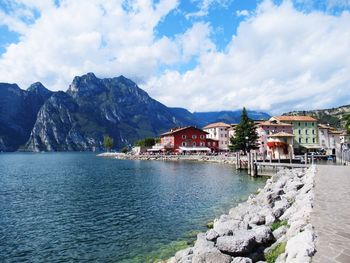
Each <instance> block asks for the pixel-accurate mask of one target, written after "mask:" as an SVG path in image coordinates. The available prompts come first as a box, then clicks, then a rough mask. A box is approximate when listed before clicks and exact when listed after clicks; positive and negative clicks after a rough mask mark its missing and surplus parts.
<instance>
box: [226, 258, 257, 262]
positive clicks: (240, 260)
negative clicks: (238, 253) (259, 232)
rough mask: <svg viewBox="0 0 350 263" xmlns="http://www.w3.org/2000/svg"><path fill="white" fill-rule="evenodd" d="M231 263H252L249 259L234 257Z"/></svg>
mask: <svg viewBox="0 0 350 263" xmlns="http://www.w3.org/2000/svg"><path fill="white" fill-rule="evenodd" d="M231 263H253V261H252V260H251V259H250V258H244V257H236V258H233V260H232V261H231Z"/></svg>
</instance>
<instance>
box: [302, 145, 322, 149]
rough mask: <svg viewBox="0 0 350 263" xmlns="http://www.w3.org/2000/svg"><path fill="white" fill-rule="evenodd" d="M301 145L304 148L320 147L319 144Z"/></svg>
mask: <svg viewBox="0 0 350 263" xmlns="http://www.w3.org/2000/svg"><path fill="white" fill-rule="evenodd" d="M301 146H302V147H304V148H306V149H321V148H322V147H321V146H318V145H301Z"/></svg>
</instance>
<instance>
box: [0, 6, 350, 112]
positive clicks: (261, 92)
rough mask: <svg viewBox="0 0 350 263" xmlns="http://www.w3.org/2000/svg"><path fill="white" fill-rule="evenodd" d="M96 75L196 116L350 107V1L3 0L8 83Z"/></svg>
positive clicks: (3, 73) (0, 23)
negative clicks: (121, 80) (120, 80)
mask: <svg viewBox="0 0 350 263" xmlns="http://www.w3.org/2000/svg"><path fill="white" fill-rule="evenodd" d="M87 72H94V73H95V74H96V76H98V77H100V78H105V77H116V76H119V75H124V76H125V77H127V78H130V79H132V80H133V81H135V82H136V83H137V84H138V85H139V87H141V88H142V89H144V90H145V91H147V92H148V93H149V95H150V96H152V97H153V98H155V99H157V100H158V101H160V102H162V103H164V104H165V105H167V106H171V107H184V108H187V109H188V110H190V111H217V110H236V109H240V108H242V107H243V106H245V107H247V108H248V109H251V110H259V111H265V112H269V113H272V114H279V113H282V112H287V111H291V110H308V109H321V108H331V107H336V106H340V105H346V104H350V0H323V1H312V0H294V1H293V0H285V1H284V0H260V1H253V0H203V1H199V0H187V1H179V0H153V1H152V0H89V1H86V0H0V82H7V83H17V84H18V85H19V86H20V87H21V88H23V89H26V88H27V87H28V86H29V85H30V84H31V83H34V82H37V81H40V82H42V83H43V84H44V85H45V86H46V87H47V88H48V89H50V90H67V88H68V86H69V84H70V83H71V82H72V79H73V78H74V76H80V75H83V74H86V73H87Z"/></svg>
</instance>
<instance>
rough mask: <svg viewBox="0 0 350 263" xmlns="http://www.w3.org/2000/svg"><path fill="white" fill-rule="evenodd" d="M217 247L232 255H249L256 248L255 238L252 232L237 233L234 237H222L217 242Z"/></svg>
mask: <svg viewBox="0 0 350 263" xmlns="http://www.w3.org/2000/svg"><path fill="white" fill-rule="evenodd" d="M216 247H217V248H218V249H219V250H220V251H223V252H226V253H230V254H232V255H241V254H248V253H250V252H252V250H253V248H254V247H255V238H254V236H253V234H252V232H251V231H248V230H241V231H236V232H235V233H234V235H233V236H222V237H219V238H218V239H217V240H216Z"/></svg>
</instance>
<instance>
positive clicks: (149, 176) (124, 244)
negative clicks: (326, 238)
mask: <svg viewBox="0 0 350 263" xmlns="http://www.w3.org/2000/svg"><path fill="white" fill-rule="evenodd" d="M263 184H264V180H262V179H252V178H250V177H248V175H247V174H246V173H238V172H236V171H235V170H234V169H233V167H231V166H228V165H220V164H209V163H195V162H160V161H159V162H158V161H153V162H152V161H127V160H115V159H103V158H98V157H96V156H95V155H94V154H87V153H51V154H29V153H27V154H25V153H12V154H0V262H152V261H153V260H155V259H156V258H162V257H163V258H167V257H169V256H171V255H172V254H173V253H174V252H175V251H176V250H177V249H179V248H181V247H184V246H186V245H187V243H188V242H189V241H191V239H193V238H194V236H195V234H196V231H205V225H206V223H207V222H208V221H210V220H212V219H213V218H214V217H215V216H218V215H219V214H221V213H223V212H227V210H228V209H229V208H230V207H232V206H234V205H235V204H237V203H238V202H240V201H242V200H244V199H246V198H247V196H248V195H249V194H250V193H252V192H255V191H256V189H257V188H258V187H261V186H263Z"/></svg>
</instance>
